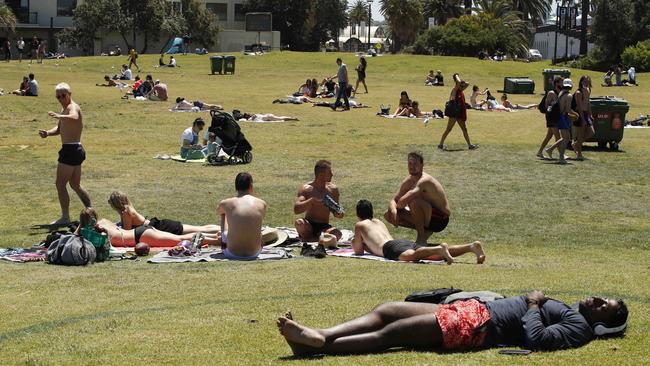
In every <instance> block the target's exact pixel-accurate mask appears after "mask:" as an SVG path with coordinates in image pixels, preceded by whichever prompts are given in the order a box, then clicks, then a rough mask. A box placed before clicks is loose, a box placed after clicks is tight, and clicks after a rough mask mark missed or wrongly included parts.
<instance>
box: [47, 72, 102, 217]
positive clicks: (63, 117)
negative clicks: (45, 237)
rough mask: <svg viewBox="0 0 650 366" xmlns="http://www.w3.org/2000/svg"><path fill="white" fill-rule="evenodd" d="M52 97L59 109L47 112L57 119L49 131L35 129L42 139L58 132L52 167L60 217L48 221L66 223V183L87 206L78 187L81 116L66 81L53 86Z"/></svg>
mask: <svg viewBox="0 0 650 366" xmlns="http://www.w3.org/2000/svg"><path fill="white" fill-rule="evenodd" d="M55 91H56V99H58V100H59V103H61V106H63V110H62V111H61V113H60V114H59V113H55V112H52V111H50V112H48V113H47V114H48V115H49V116H50V117H52V118H56V119H57V120H58V123H57V124H56V126H54V128H52V129H50V130H39V131H38V134H39V135H40V136H41V137H42V138H46V137H48V136H55V135H61V142H62V143H63V146H62V147H61V150H59V165H58V166H57V169H56V190H57V193H58V195H59V203H60V205H61V217H60V218H59V219H58V220H56V221H54V222H52V224H55V225H58V224H66V223H69V222H70V212H69V208H70V196H68V190H67V188H66V186H67V185H68V183H70V187H71V188H72V189H73V190H74V191H75V192H76V193H77V196H79V199H81V202H82V203H83V204H84V207H91V204H90V196H89V195H88V192H87V191H86V190H85V189H84V188H83V187H82V186H81V163H83V161H84V160H86V152H85V151H84V148H83V146H81V132H82V130H83V118H82V114H81V108H80V107H79V105H78V104H77V103H75V102H74V101H73V100H72V93H71V92H70V86H69V85H68V84H66V83H59V84H58V85H57V86H56V88H55Z"/></svg>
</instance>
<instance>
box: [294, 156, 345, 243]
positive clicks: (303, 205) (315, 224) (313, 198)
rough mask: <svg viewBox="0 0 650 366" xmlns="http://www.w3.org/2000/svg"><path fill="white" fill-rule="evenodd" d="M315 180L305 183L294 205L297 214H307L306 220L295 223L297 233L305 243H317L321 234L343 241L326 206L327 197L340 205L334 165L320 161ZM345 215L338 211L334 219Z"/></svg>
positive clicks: (315, 171)
mask: <svg viewBox="0 0 650 366" xmlns="http://www.w3.org/2000/svg"><path fill="white" fill-rule="evenodd" d="M314 176H315V177H314V180H313V181H311V182H309V183H305V184H304V185H303V186H302V188H300V191H298V197H297V198H296V201H295V202H294V204H293V212H294V213H295V214H301V213H303V212H304V213H305V218H302V219H298V220H296V222H295V226H296V231H298V235H299V236H300V239H302V240H303V241H317V240H318V239H319V238H320V235H321V233H326V234H332V235H334V236H336V240H337V241H338V240H339V239H341V236H342V234H341V231H340V230H339V229H337V228H335V227H332V225H330V224H329V222H330V210H329V209H328V208H327V206H325V203H324V201H325V200H326V199H327V198H326V197H329V198H331V200H333V201H334V202H336V203H337V204H338V202H339V188H338V187H337V186H336V185H335V184H333V183H332V176H333V174H332V164H331V163H330V162H329V161H327V160H319V161H317V162H316V166H315V167H314ZM343 215H344V213H343V212H342V211H338V212H336V213H334V217H336V218H339V219H340V218H342V217H343Z"/></svg>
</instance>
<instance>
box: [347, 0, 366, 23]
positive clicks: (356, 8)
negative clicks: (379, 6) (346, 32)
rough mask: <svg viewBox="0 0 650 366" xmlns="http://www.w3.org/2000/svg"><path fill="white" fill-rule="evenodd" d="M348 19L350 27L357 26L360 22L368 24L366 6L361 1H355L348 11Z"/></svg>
mask: <svg viewBox="0 0 650 366" xmlns="http://www.w3.org/2000/svg"><path fill="white" fill-rule="evenodd" d="M348 19H350V24H351V25H356V26H359V24H361V22H366V23H369V22H370V19H369V18H368V5H367V4H366V2H365V1H363V0H357V1H356V2H355V3H354V4H352V6H351V7H350V10H349V11H348Z"/></svg>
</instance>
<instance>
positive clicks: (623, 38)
mask: <svg viewBox="0 0 650 366" xmlns="http://www.w3.org/2000/svg"><path fill="white" fill-rule="evenodd" d="M632 19H633V14H632V7H630V1H629V0H596V11H595V13H594V18H593V26H592V30H591V33H592V35H593V37H594V39H595V41H596V45H597V46H598V48H599V49H600V51H602V54H603V56H604V58H605V59H604V61H608V62H610V63H616V62H619V61H620V57H621V53H622V52H623V50H624V49H625V47H627V46H629V45H631V44H633V43H635V42H634V41H635V39H634V36H635V28H636V25H635V24H633V23H632Z"/></svg>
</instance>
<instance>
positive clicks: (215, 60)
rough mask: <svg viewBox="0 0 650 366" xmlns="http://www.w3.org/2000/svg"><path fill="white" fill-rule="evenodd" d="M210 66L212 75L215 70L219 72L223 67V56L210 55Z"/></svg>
mask: <svg viewBox="0 0 650 366" xmlns="http://www.w3.org/2000/svg"><path fill="white" fill-rule="evenodd" d="M210 67H211V69H212V75H214V73H215V72H218V73H219V74H221V73H222V69H223V56H210Z"/></svg>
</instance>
